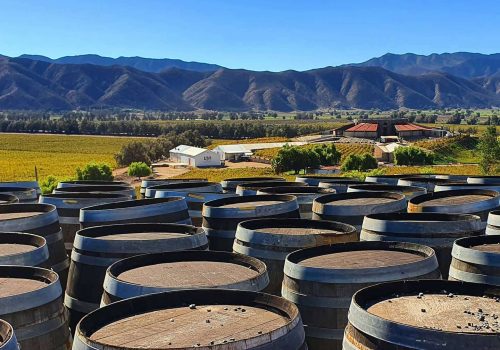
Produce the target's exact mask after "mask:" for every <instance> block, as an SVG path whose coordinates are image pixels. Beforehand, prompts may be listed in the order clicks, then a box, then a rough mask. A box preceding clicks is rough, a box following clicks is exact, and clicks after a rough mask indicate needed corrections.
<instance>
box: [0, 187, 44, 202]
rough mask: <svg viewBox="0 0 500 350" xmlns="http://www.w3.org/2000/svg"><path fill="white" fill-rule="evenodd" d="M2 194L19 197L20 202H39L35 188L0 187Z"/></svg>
mask: <svg viewBox="0 0 500 350" xmlns="http://www.w3.org/2000/svg"><path fill="white" fill-rule="evenodd" d="M0 194H10V195H12V196H15V197H17V198H18V199H19V203H26V204H34V203H37V202H38V194H37V193H36V190H35V189H34V188H28V187H0Z"/></svg>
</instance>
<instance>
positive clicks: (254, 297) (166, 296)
mask: <svg viewBox="0 0 500 350" xmlns="http://www.w3.org/2000/svg"><path fill="white" fill-rule="evenodd" d="M162 321H163V322H162ZM94 349H100V350H103V349H106V350H134V349H155V350H161V349H178V350H181V349H211V350H234V349H238V350H246V349H255V350H278V349H283V350H285V349H286V350H306V349H307V346H306V345H305V343H304V328H303V326H302V321H301V319H300V315H299V312H298V310H297V308H296V306H295V305H293V304H292V303H290V302H288V301H287V300H285V299H283V298H279V297H276V296H272V295H269V294H264V293H258V292H249V291H241V290H225V289H187V290H180V291H172V292H162V293H156V294H149V295H145V296H140V297H136V298H131V299H126V300H122V301H118V302H116V303H113V304H110V305H107V306H105V307H103V308H100V309H99V310H96V311H95V312H93V313H91V314H89V315H87V316H86V317H85V318H84V319H82V321H81V322H80V323H79V324H78V329H77V331H76V335H75V341H74V344H73V350H94Z"/></svg>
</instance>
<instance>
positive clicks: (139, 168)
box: [128, 162, 151, 178]
mask: <svg viewBox="0 0 500 350" xmlns="http://www.w3.org/2000/svg"><path fill="white" fill-rule="evenodd" d="M128 174H129V175H130V176H136V177H138V178H141V177H144V176H149V175H151V168H150V167H149V166H148V165H147V164H146V163H143V162H133V163H130V165H129V167H128Z"/></svg>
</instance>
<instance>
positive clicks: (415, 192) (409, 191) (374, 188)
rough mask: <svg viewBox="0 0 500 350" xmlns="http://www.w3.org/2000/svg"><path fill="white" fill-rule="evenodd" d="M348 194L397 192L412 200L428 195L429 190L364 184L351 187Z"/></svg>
mask: <svg viewBox="0 0 500 350" xmlns="http://www.w3.org/2000/svg"><path fill="white" fill-rule="evenodd" d="M347 192H396V193H401V194H403V195H404V196H405V197H406V200H410V199H412V198H413V197H416V196H420V195H423V194H426V193H427V190H426V189H425V188H422V187H415V186H398V185H396V186H393V185H385V184H364V185H351V186H349V188H348V189H347Z"/></svg>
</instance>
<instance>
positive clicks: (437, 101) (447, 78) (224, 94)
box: [0, 58, 500, 111]
mask: <svg viewBox="0 0 500 350" xmlns="http://www.w3.org/2000/svg"><path fill="white" fill-rule="evenodd" d="M491 106H500V95H498V94H495V91H494V89H492V88H490V86H489V85H488V84H487V83H486V82H483V81H481V82H474V81H469V80H466V79H462V78H458V77H455V76H453V75H450V74H447V73H437V72H434V73H428V74H424V75H420V76H406V75H401V74H397V73H394V72H391V71H388V70H385V69H382V68H377V67H336V68H333V67H327V68H322V69H315V70H310V71H305V72H297V71H285V72H278V73H272V72H254V71H248V70H233V69H219V70H217V71H215V72H196V71H189V70H181V69H175V68H174V69H168V70H165V71H162V72H160V73H151V72H145V71H142V70H138V69H134V68H131V67H125V66H98V65H90V64H55V63H48V62H43V61H35V60H29V59H21V58H10V59H9V58H0V108H1V109H52V110H57V109H59V110H67V109H76V108H88V107H106V108H108V107H118V108H144V109H155V110H171V111H178V110H191V109H209V110H224V111H245V110H274V111H295V110H303V111H310V110H316V109H322V108H363V109H370V108H379V109H393V108H399V107H406V108H416V109H426V108H437V107H471V108H490V107H491Z"/></svg>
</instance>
